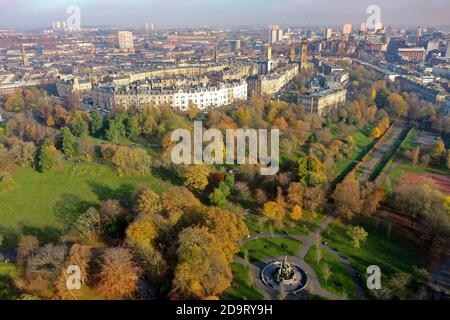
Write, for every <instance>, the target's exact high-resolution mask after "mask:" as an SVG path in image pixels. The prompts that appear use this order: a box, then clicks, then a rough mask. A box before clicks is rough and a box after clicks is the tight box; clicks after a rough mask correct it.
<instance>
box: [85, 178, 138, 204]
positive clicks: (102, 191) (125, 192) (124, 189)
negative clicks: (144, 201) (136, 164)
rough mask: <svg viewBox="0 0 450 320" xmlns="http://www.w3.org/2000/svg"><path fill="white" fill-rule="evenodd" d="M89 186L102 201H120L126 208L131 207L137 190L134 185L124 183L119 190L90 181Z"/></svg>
mask: <svg viewBox="0 0 450 320" xmlns="http://www.w3.org/2000/svg"><path fill="white" fill-rule="evenodd" d="M88 184H89V187H90V188H91V190H92V192H94V193H95V194H96V195H97V197H98V199H99V200H100V201H106V200H109V199H112V200H119V201H120V203H121V204H122V205H123V206H125V207H128V206H130V205H131V201H132V199H133V194H134V191H135V190H136V186H135V185H133V184H132V183H122V184H121V185H120V186H119V187H117V188H111V187H109V186H107V185H104V184H101V183H98V182H96V181H89V182H88Z"/></svg>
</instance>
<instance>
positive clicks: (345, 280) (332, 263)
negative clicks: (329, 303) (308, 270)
mask: <svg viewBox="0 0 450 320" xmlns="http://www.w3.org/2000/svg"><path fill="white" fill-rule="evenodd" d="M320 250H321V254H322V259H321V260H320V263H319V264H317V259H316V252H317V248H316V246H312V247H311V249H309V251H308V253H307V254H306V257H305V261H306V262H307V263H309V265H310V266H311V267H312V268H313V269H314V271H316V273H317V276H318V277H319V282H320V286H321V287H322V288H324V289H326V290H328V291H331V292H333V293H335V294H337V295H338V296H343V295H344V292H345V294H346V295H347V298H348V299H350V300H353V299H356V291H355V282H354V280H353V278H352V275H351V274H350V272H349V271H348V269H347V268H345V266H344V265H343V264H342V263H341V262H340V261H339V260H338V259H337V258H336V257H335V256H333V255H332V254H330V253H328V252H327V251H325V250H323V249H320ZM325 265H328V266H329V267H330V269H331V276H330V278H329V279H328V282H327V281H325V278H324V276H323V268H324V266H325Z"/></svg>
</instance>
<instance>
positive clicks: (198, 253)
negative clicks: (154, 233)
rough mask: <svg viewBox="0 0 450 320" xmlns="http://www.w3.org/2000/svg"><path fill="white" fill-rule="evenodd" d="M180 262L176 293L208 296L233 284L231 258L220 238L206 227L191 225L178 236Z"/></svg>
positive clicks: (175, 281) (185, 295)
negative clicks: (224, 251)
mask: <svg viewBox="0 0 450 320" xmlns="http://www.w3.org/2000/svg"><path fill="white" fill-rule="evenodd" d="M177 256H178V265H177V266H176V268H175V273H174V279H173V282H172V296H173V297H177V298H181V299H206V298H208V297H214V296H218V295H219V294H220V293H222V292H223V291H224V290H225V289H227V288H228V287H229V286H230V285H231V280H232V274H231V269H230V267H229V261H228V260H227V259H226V257H225V255H224V254H223V252H221V250H220V244H219V241H218V239H216V237H215V236H214V235H212V234H211V233H210V232H209V231H208V228H206V227H188V228H186V229H184V230H183V231H181V233H180V234H179V235H178V249H177Z"/></svg>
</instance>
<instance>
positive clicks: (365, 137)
mask: <svg viewBox="0 0 450 320" xmlns="http://www.w3.org/2000/svg"><path fill="white" fill-rule="evenodd" d="M352 138H353V145H354V150H353V153H352V155H351V156H350V157H349V158H346V159H343V160H340V161H336V163H335V165H334V168H333V175H334V177H335V178H337V180H339V178H341V177H342V176H343V175H345V174H346V173H347V172H348V171H350V170H351V168H353V167H354V166H355V165H356V164H355V161H359V160H361V159H362V157H363V156H364V155H365V154H366V153H367V151H368V149H369V147H370V145H371V144H372V143H373V141H374V139H373V138H372V137H371V136H370V133H369V131H368V130H363V131H358V132H357V133H355V134H353V135H352Z"/></svg>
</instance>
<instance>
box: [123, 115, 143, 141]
mask: <svg viewBox="0 0 450 320" xmlns="http://www.w3.org/2000/svg"><path fill="white" fill-rule="evenodd" d="M126 130H127V136H128V138H129V139H130V140H135V139H136V138H137V137H138V136H139V135H140V134H141V127H140V126H139V121H138V119H137V117H135V116H131V117H129V118H128V119H127V122H126Z"/></svg>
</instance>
